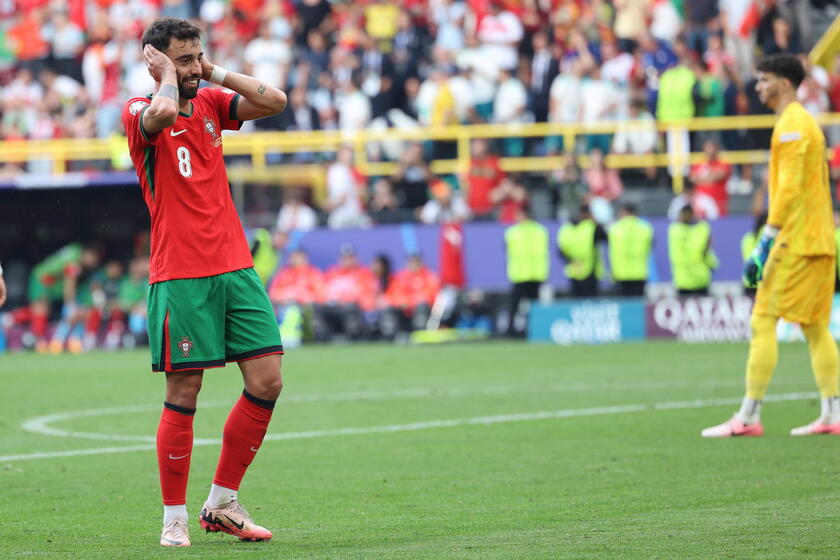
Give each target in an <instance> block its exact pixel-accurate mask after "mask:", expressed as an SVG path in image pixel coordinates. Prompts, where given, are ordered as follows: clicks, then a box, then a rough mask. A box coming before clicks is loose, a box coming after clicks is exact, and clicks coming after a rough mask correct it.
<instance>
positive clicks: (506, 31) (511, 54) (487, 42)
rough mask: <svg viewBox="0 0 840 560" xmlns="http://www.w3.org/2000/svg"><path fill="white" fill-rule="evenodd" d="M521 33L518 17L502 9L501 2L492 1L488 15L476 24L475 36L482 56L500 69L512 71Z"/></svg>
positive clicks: (522, 30) (520, 23)
mask: <svg viewBox="0 0 840 560" xmlns="http://www.w3.org/2000/svg"><path fill="white" fill-rule="evenodd" d="M523 33H524V29H523V28H522V22H521V21H520V20H519V17H518V16H517V15H516V14H515V13H513V12H511V11H509V10H505V9H503V8H502V3H501V2H499V1H497V0H493V1H492V2H491V3H490V11H489V13H488V14H487V15H485V16H484V17H483V18H481V21H480V22H479V24H478V33H477V35H478V40H479V41H481V45H482V50H483V52H484V56H486V57H488V58H490V59H492V60H495V61H496V62H498V64H499V67H500V68H504V69H507V70H511V71H512V70H514V69H515V68H516V62H517V54H516V52H517V48H518V46H519V41H521V40H522V37H523Z"/></svg>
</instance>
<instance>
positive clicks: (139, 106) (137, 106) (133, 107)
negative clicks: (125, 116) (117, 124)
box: [128, 101, 149, 115]
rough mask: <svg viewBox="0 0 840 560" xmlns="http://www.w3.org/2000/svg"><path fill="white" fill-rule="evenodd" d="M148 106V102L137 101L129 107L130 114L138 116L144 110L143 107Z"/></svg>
mask: <svg viewBox="0 0 840 560" xmlns="http://www.w3.org/2000/svg"><path fill="white" fill-rule="evenodd" d="M148 104H149V102H148V101H135V102H134V103H132V104H131V105H129V106H128V112H129V113H131V114H132V115H136V114H137V113H139V112H140V111H142V110H143V107H145V106H146V105H148Z"/></svg>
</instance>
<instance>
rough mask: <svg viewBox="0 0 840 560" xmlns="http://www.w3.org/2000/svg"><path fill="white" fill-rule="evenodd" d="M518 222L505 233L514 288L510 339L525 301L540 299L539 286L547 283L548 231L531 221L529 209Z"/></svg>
mask: <svg viewBox="0 0 840 560" xmlns="http://www.w3.org/2000/svg"><path fill="white" fill-rule="evenodd" d="M516 220H517V222H516V224H514V225H512V226H510V227H509V228H508V229H507V230H506V231H505V246H506V248H507V276H508V280H509V281H510V283H511V284H512V285H513V287H512V289H511V293H510V318H509V320H508V329H507V333H508V335H509V336H513V335H514V334H515V329H514V319H515V317H516V315H517V313H518V312H519V305H520V303H521V302H522V300H523V299H526V300H528V301H533V300H535V299H537V297H538V296H539V291H540V285H541V284H542V283H543V282H545V281H546V280H548V256H549V255H548V251H549V249H548V230H547V229H546V228H545V226H543V225H541V224H540V223H538V222H536V221H534V220H533V219H532V217H531V213H530V211H529V210H528V208H526V207H522V208H520V209H519V210H518V212H517V216H516Z"/></svg>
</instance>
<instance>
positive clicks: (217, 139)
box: [204, 115, 222, 146]
mask: <svg viewBox="0 0 840 560" xmlns="http://www.w3.org/2000/svg"><path fill="white" fill-rule="evenodd" d="M204 130H206V131H207V134H209V135H210V137H211V138H213V146H218V145H219V144H220V143H221V141H222V138H221V136H220V135H219V129H218V128H217V127H216V123H215V122H214V121H213V119H211V118H210V117H208V116H207V115H204Z"/></svg>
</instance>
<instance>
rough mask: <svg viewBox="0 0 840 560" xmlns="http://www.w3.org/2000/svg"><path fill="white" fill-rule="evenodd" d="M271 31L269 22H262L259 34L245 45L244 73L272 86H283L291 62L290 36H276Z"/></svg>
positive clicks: (243, 55)
mask: <svg viewBox="0 0 840 560" xmlns="http://www.w3.org/2000/svg"><path fill="white" fill-rule="evenodd" d="M272 31H273V30H272V28H271V24H270V23H269V22H267V21H265V22H263V23H262V24H261V25H260V34H259V36H258V37H256V38H254V39H252V40H251V42H250V43H248V46H246V47H245V51H244V52H243V53H242V58H243V59H244V61H245V73H247V74H249V75H251V76H253V77H254V78H256V79H257V80H259V81H261V82H265V83H266V84H268V85H270V86H272V87H282V88H285V86H286V81H287V78H288V75H289V66H290V64H291V62H292V49H291V46H290V44H289V43H290V37H288V36H285V37H276V36H274V34H273V33H272Z"/></svg>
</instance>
